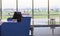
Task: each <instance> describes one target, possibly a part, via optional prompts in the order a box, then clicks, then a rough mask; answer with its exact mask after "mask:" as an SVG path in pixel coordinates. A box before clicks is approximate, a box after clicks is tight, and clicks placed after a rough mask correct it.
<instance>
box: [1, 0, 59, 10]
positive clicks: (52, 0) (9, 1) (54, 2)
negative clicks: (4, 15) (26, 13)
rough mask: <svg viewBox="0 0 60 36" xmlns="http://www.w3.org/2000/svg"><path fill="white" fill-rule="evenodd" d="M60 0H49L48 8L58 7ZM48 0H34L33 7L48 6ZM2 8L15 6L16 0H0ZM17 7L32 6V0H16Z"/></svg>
mask: <svg viewBox="0 0 60 36" xmlns="http://www.w3.org/2000/svg"><path fill="white" fill-rule="evenodd" d="M59 3H60V0H49V4H50V5H49V7H50V8H60V4H59ZM47 5H48V0H34V8H48V6H47ZM2 8H3V9H6V8H13V9H15V8H16V0H2ZM18 8H19V9H22V8H32V0H18Z"/></svg>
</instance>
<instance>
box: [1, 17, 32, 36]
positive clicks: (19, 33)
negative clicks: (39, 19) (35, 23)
mask: <svg viewBox="0 0 60 36" xmlns="http://www.w3.org/2000/svg"><path fill="white" fill-rule="evenodd" d="M30 20H31V18H30V17H23V18H22V21H21V22H19V23H13V22H4V23H3V24H2V27H1V32H2V33H1V35H2V36H29V29H30Z"/></svg>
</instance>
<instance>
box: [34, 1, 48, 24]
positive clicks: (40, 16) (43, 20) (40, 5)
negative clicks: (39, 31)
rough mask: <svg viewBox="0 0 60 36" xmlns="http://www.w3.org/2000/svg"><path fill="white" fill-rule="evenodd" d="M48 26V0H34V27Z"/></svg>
mask: <svg viewBox="0 0 60 36" xmlns="http://www.w3.org/2000/svg"><path fill="white" fill-rule="evenodd" d="M47 24H48V0H34V25H47Z"/></svg>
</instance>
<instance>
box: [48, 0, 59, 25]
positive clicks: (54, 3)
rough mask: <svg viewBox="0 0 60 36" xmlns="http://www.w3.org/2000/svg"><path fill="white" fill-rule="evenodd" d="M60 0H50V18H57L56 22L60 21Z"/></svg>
mask: <svg viewBox="0 0 60 36" xmlns="http://www.w3.org/2000/svg"><path fill="white" fill-rule="evenodd" d="M59 1H60V0H49V8H50V19H55V24H59V21H60V19H59V18H60V5H59V3H60V2H59Z"/></svg>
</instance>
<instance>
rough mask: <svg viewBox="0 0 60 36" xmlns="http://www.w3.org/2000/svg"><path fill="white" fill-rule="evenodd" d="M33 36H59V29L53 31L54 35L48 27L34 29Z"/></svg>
mask: <svg viewBox="0 0 60 36" xmlns="http://www.w3.org/2000/svg"><path fill="white" fill-rule="evenodd" d="M34 36H60V27H56V28H55V29H54V35H53V33H52V29H51V28H50V27H45V28H43V27H40V28H38V27H37V28H34Z"/></svg>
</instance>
